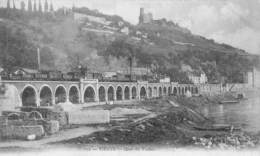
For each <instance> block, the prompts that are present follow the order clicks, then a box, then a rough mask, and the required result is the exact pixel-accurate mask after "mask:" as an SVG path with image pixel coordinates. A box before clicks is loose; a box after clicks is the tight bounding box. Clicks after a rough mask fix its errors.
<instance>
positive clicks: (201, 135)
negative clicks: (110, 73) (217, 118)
mask: <svg viewBox="0 0 260 156" xmlns="http://www.w3.org/2000/svg"><path fill="white" fill-rule="evenodd" d="M232 98H235V96H234V95H233V94H231V93H227V94H225V95H218V96H214V97H203V96H200V97H190V98H186V97H170V98H164V99H154V100H147V101H142V102H139V103H138V104H135V105H132V106H129V105H124V106H123V105H121V106H118V107H121V108H128V109H129V108H135V109H137V108H138V109H143V110H146V111H149V112H151V113H152V114H154V115H153V116H149V115H147V116H146V117H143V118H141V119H132V120H125V121H120V122H114V124H113V125H111V127H110V128H109V129H108V130H105V131H102V132H95V133H93V134H91V135H87V136H80V137H77V138H73V139H69V140H64V141H61V142H56V143H54V144H56V145H57V144H58V145H64V146H66V147H67V146H70V145H73V144H74V145H75V144H76V145H79V146H80V147H81V148H88V147H89V146H91V145H92V144H95V145H101V146H104V145H108V146H113V147H114V146H119V148H120V147H121V146H127V145H136V144H142V145H146V146H148V147H149V145H150V144H158V145H167V146H168V145H171V146H172V147H174V148H178V147H181V148H183V147H184V148H205V149H208V148H210V149H216V148H221V149H230V148H231V149H247V148H254V147H256V146H257V145H258V144H259V137H260V133H256V134H250V133H247V132H243V131H241V130H240V129H239V128H238V127H234V126H232V125H218V126H216V125H215V124H214V122H213V121H212V120H210V119H207V118H206V117H204V116H203V115H201V113H199V112H200V110H201V108H202V107H204V106H205V105H214V104H219V100H223V99H232ZM111 107H113V108H114V107H117V106H115V105H113V106H111ZM107 109H110V108H107ZM84 145H85V146H84ZM127 147H128V146H127ZM159 147H160V146H159Z"/></svg>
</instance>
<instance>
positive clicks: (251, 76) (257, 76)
mask: <svg viewBox="0 0 260 156" xmlns="http://www.w3.org/2000/svg"><path fill="white" fill-rule="evenodd" d="M244 80H245V83H247V84H248V85H249V86H251V87H256V88H260V69H258V68H253V69H252V70H251V71H249V72H247V75H246V76H245V78H244Z"/></svg>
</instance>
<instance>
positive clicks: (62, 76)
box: [1, 71, 139, 82]
mask: <svg viewBox="0 0 260 156" xmlns="http://www.w3.org/2000/svg"><path fill="white" fill-rule="evenodd" d="M1 78H2V80H17V81H18V80H19V81H79V80H80V79H81V78H84V79H97V80H99V81H100V82H136V81H137V80H139V78H138V77H137V76H136V75H132V76H130V75H124V74H119V73H118V74H116V75H113V76H111V77H105V76H104V75H103V74H102V73H83V74H82V73H79V72H69V73H62V72H60V71H40V72H38V73H26V74H25V73H23V74H14V73H5V72H2V73H1Z"/></svg>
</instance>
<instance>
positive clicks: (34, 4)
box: [33, 0, 37, 12]
mask: <svg viewBox="0 0 260 156" xmlns="http://www.w3.org/2000/svg"><path fill="white" fill-rule="evenodd" d="M33 11H34V12H37V4H36V0H34V2H33Z"/></svg>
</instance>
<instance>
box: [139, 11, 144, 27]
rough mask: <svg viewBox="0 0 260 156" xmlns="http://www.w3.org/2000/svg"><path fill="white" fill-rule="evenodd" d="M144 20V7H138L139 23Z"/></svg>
mask: <svg viewBox="0 0 260 156" xmlns="http://www.w3.org/2000/svg"><path fill="white" fill-rule="evenodd" d="M143 22H144V8H140V15H139V24H141V23H143Z"/></svg>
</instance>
